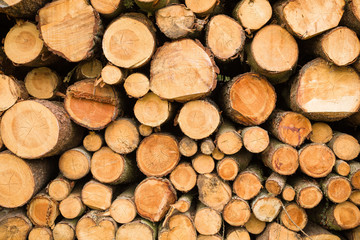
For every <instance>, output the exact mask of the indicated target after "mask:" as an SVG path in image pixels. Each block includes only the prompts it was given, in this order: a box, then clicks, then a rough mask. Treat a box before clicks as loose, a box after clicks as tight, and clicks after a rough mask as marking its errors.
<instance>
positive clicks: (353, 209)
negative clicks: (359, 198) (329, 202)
mask: <svg viewBox="0 0 360 240" xmlns="http://www.w3.org/2000/svg"><path fill="white" fill-rule="evenodd" d="M334 218H335V221H336V223H337V224H338V225H339V226H340V227H341V228H342V229H351V228H354V227H356V226H358V225H359V222H360V211H359V209H358V207H357V206H355V205H354V204H353V203H350V202H343V203H340V204H338V205H336V206H335V209H334Z"/></svg>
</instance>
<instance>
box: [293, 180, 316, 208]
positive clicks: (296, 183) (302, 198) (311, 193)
mask: <svg viewBox="0 0 360 240" xmlns="http://www.w3.org/2000/svg"><path fill="white" fill-rule="evenodd" d="M291 184H292V186H293V187H294V190H295V193H296V202H297V204H299V206H300V207H302V208H306V209H309V208H314V207H316V206H317V205H318V204H319V203H320V201H321V199H322V198H323V193H322V192H321V189H320V185H319V184H318V183H317V182H316V181H315V180H314V179H310V178H295V179H293V180H292V183H291Z"/></svg>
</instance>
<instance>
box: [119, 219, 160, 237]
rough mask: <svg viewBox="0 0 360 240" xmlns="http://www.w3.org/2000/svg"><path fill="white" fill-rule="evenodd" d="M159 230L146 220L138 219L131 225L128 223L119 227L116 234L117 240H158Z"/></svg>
mask: <svg viewBox="0 0 360 240" xmlns="http://www.w3.org/2000/svg"><path fill="white" fill-rule="evenodd" d="M156 233H157V228H156V225H155V224H154V223H152V222H149V221H147V220H144V219H138V220H135V221H133V222H130V223H126V224H124V225H122V226H121V227H119V229H118V230H117V232H116V240H122V239H134V240H141V239H148V240H156Z"/></svg>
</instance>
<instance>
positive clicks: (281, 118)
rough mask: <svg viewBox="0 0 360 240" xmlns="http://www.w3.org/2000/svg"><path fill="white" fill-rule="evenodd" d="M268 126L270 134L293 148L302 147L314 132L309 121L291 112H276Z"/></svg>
mask: <svg viewBox="0 0 360 240" xmlns="http://www.w3.org/2000/svg"><path fill="white" fill-rule="evenodd" d="M268 124H269V130H270V132H271V133H272V134H273V135H274V136H275V137H276V138H277V139H279V140H280V141H282V142H283V143H286V144H289V145H291V146H293V147H297V146H300V145H301V144H302V143H303V142H304V141H305V139H306V138H307V137H308V135H309V134H310V133H311V130H312V127H311V122H310V121H309V119H307V118H306V117H304V116H303V115H301V114H299V113H295V112H289V111H281V110H278V111H274V112H273V113H272V114H271V115H270V117H269V121H268Z"/></svg>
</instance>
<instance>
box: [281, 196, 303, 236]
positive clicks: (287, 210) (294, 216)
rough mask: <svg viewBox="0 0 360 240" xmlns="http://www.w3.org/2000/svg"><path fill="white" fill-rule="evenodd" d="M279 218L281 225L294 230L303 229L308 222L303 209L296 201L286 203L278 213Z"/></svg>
mask: <svg viewBox="0 0 360 240" xmlns="http://www.w3.org/2000/svg"><path fill="white" fill-rule="evenodd" d="M279 219H280V222H281V223H282V225H284V226H285V227H286V228H287V229H289V230H291V231H294V232H299V231H301V230H303V229H304V228H305V226H306V225H307V222H308V217H307V214H306V212H305V210H304V209H303V208H302V207H300V206H298V205H297V204H296V203H289V204H286V205H285V207H284V209H283V210H282V211H281V213H280V215H279Z"/></svg>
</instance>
